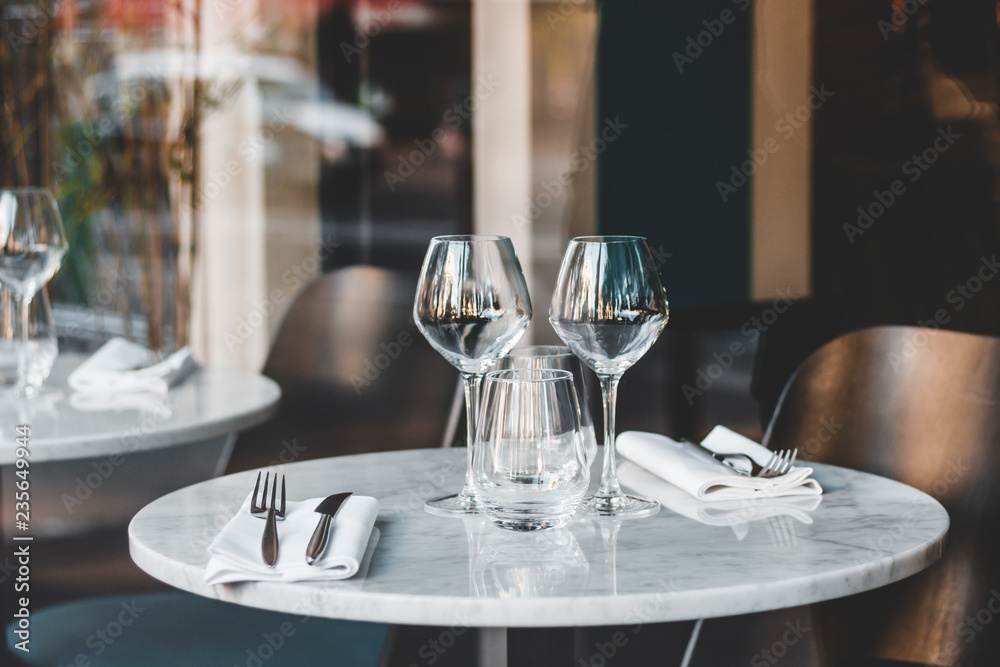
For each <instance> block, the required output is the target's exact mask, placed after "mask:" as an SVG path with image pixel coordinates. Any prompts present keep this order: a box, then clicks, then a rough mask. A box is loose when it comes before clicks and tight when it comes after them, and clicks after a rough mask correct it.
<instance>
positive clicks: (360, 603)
mask: <svg viewBox="0 0 1000 667" xmlns="http://www.w3.org/2000/svg"><path fill="white" fill-rule="evenodd" d="M465 460H466V459H465V451H464V449H456V450H450V449H443V450H417V451H404V452H388V453H379V454H363V455H357V456H347V457H337V458H330V459H323V460H314V461H308V462H302V463H293V464H291V465H287V466H283V471H284V472H285V473H286V474H287V479H288V488H289V497H290V499H300V498H307V497H316V496H325V495H327V494H329V493H332V492H335V491H342V490H353V491H354V492H355V493H359V494H365V495H372V496H375V497H377V498H378V499H379V501H380V503H381V511H380V514H379V519H378V522H377V528H378V530H379V531H380V533H381V537H380V539H379V541H378V543H377V545H376V547H375V548H374V550H373V552H372V555H371V558H370V561H369V562H366V563H365V564H364V565H363V568H362V571H361V572H360V573H359V574H358V575H357V576H356V577H354V578H352V579H350V580H346V581H333V582H322V583H296V584H280V583H273V582H270V583H240V584H227V585H217V586H207V585H205V584H204V583H203V581H202V579H203V576H204V572H205V566H206V564H207V562H208V554H207V552H206V548H207V546H208V544H209V543H210V542H211V540H212V539H213V538H214V537H215V535H216V534H217V533H218V531H219V530H220V529H221V528H222V526H223V525H225V523H226V521H227V520H228V519H229V518H230V516H231V515H232V513H233V512H234V511H236V510H237V508H238V507H239V506H240V503H241V502H242V501H243V499H244V498H245V497H246V495H247V493H248V492H249V490H250V489H251V487H252V482H253V479H254V477H255V472H245V473H238V474H235V475H228V476H225V477H220V478H217V479H213V480H209V481H207V482H202V483H200V484H196V485H194V486H190V487H188V488H185V489H181V490H179V491H176V492H174V493H171V494H169V495H167V496H165V497H163V498H160V499H158V500H156V501H154V502H153V503H151V504H149V505H148V506H146V507H145V508H143V509H142V510H141V511H140V512H139V513H138V514H136V516H135V517H134V518H133V520H132V522H131V524H130V525H129V545H130V552H131V555H132V558H133V560H134V561H135V562H136V563H137V564H138V565H139V567H141V568H142V569H144V570H145V571H146V572H148V573H149V574H151V575H152V576H154V577H156V578H158V579H160V580H162V581H164V582H166V583H168V584H171V585H173V586H175V587H177V588H180V589H183V590H187V591H190V592H193V593H197V594H199V595H204V596H207V597H212V598H217V599H220V600H225V601H228V602H232V603H236V604H242V605H248V606H252V607H261V608H266V609H273V610H281V611H287V612H292V613H298V614H308V615H313V616H321V617H329V618H341V619H353V620H361V621H376V622H388V623H398V624H420V625H440V626H455V625H457V626H461V627H474V628H508V627H557V626H558V627H577V626H596V625H617V624H631V623H647V622H663V621H680V620H691V619H703V618H709V617H717V616H729V615H735V614H745V613H750V612H757V611H764V610H770V609H778V608H785V607H791V606H795V605H804V604H809V603H813V602H818V601H822V600H828V599H832V598H837V597H842V596H847V595H851V594H853V593H858V592H861V591H865V590H869V589H872V588H876V587H879V586H883V585H885V584H889V583H892V582H894V581H897V580H900V579H903V578H905V577H908V576H910V575H912V574H915V573H916V572H918V571H920V570H922V569H924V568H926V567H928V566H929V565H931V564H932V563H934V562H935V561H937V560H938V559H939V558H940V557H941V554H942V550H943V544H944V540H945V536H946V534H947V531H948V525H949V521H948V515H947V513H946V512H945V510H944V509H943V508H942V507H941V505H940V504H938V503H937V501H935V500H934V499H933V498H931V497H930V496H927V495H925V494H923V493H921V492H919V491H917V490H915V489H913V488H910V487H907V486H905V485H902V484H899V483H897V482H894V481H891V480H888V479H885V478H882V477H877V476H874V475H870V474H866V473H861V472H856V471H852V470H847V469H843V468H836V467H832V466H824V465H818V464H817V465H815V477H816V479H818V480H819V481H820V483H821V484H822V485H823V487H824V489H825V491H826V493H825V494H824V496H823V497H822V500H821V502H819V503H818V506H816V507H815V508H811V507H810V508H806V509H805V510H803V509H802V506H801V505H799V506H795V508H793V509H790V510H789V511H788V512H787V513H785V514H781V515H780V516H768V514H771V512H769V511H767V507H769V505H764V509H762V507H761V504H760V503H756V504H747V506H746V507H744V508H742V509H739V508H737V509H738V511H737V514H736V515H735V516H737V520H736V521H732V520H731V519H732V517H733V516H734V515H733V513H732V512H729V514H728V515H726V513H725V512H721V513H720V512H716V511H715V510H713V509H712V508H709V510H708V511H707V513H704V514H703V515H701V516H700V518H699V514H698V511H697V505H698V503H696V504H695V511H692V506H691V505H690V503H688V504H686V505H685V501H686V500H687V497H686V496H685V497H684V498H680V497H678V496H677V495H676V493H681V492H679V491H676V489H673V487H669V485H666V483H662V482H658V480H654V482H653V483H659V484H662V485H663V486H664V487H669V489H668V490H667V492H666V493H665V495H663V497H662V500H663V501H664V502H666V503H669V504H670V505H671V506H674V507H676V508H677V509H678V511H673V510H671V509H669V508H668V507H665V508H664V509H662V510H661V511H660V512H659V513H658V514H656V515H654V516H652V517H648V518H644V519H633V520H625V521H616V520H608V519H597V518H578V519H574V520H573V521H572V522H571V523H570V524H569V525H568V526H566V527H565V528H562V529H559V530H553V531H541V532H538V533H531V534H516V533H509V532H507V531H502V530H500V529H498V528H495V527H493V526H492V525H491V524H490V523H489V522H487V521H485V520H483V519H482V518H479V517H472V518H467V519H462V518H442V517H438V516H432V515H430V514H428V513H427V512H425V511H424V509H423V500H424V499H425V498H428V497H432V496H434V495H441V493H442V492H447V491H450V490H453V489H457V488H459V487H461V484H462V481H463V475H464V465H465ZM635 473H638V474H635ZM644 474H645V473H644V472H643V471H633V474H632V475H631V477H630V479H634V480H636V481H637V482H638V481H642V482H644V483H648V482H650V480H651V479H653V478H651V477H649V476H648V475H647V476H646V478H643V477H642V476H643V475H644ZM623 477H624V475H623ZM636 486H637V489H638V488H641V490H642V491H644V492H647V493H648V492H649V491H650V490H653V491H655V490H656V489H655V488H653V487H650V486H645V487H638V485H636ZM670 490H672V492H671V491H670ZM682 495H683V494H682ZM767 502H768V503H771V502H773V501H767ZM813 504H816V503H813ZM701 505H709V504H706V503H701ZM678 512H681V513H678ZM685 514H687V516H685ZM726 516H728V518H726ZM689 517H693V518H689ZM744 519H750V520H749V521H746V520H744ZM503 650H505V649H503ZM495 664H503V660H498V661H496V663H495Z"/></svg>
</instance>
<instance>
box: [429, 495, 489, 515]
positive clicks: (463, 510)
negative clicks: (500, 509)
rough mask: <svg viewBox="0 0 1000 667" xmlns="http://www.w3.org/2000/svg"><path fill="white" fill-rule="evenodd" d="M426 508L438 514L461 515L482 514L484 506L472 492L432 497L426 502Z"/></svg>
mask: <svg viewBox="0 0 1000 667" xmlns="http://www.w3.org/2000/svg"><path fill="white" fill-rule="evenodd" d="M424 509H425V510H426V511H428V512H430V513H431V514H435V515H437V516H461V515H463V514H482V513H483V507H482V505H480V503H479V502H478V501H477V500H476V497H475V496H474V495H472V494H467V493H465V492H464V491H463V492H462V493H453V494H451V495H450V496H443V497H441V498H432V499H431V500H428V501H427V502H425V503H424Z"/></svg>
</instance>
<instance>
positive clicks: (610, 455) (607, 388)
mask: <svg viewBox="0 0 1000 667" xmlns="http://www.w3.org/2000/svg"><path fill="white" fill-rule="evenodd" d="M597 377H598V379H600V381H601V398H603V399H604V471H603V472H602V473H601V486H600V488H599V489H598V491H597V495H598V496H601V497H613V496H620V495H622V490H621V487H620V486H618V471H617V470H616V467H615V408H616V406H617V404H618V381H619V380H620V379H621V375H598V376H597Z"/></svg>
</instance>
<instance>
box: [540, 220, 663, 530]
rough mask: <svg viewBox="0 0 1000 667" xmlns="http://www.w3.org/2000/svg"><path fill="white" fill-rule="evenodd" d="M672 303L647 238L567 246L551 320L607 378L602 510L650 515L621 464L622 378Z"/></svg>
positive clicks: (597, 508) (651, 505) (593, 504)
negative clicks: (627, 484)
mask: <svg viewBox="0 0 1000 667" xmlns="http://www.w3.org/2000/svg"><path fill="white" fill-rule="evenodd" d="M668 317H669V309H668V305H667V298H666V295H665V293H664V290H663V285H662V284H661V282H660V276H659V273H658V272H657V269H656V264H655V262H654V261H653V255H652V252H650V249H649V245H648V244H647V243H646V239H644V238H642V237H638V236H587V237H579V238H575V239H572V240H571V241H570V242H569V245H568V247H567V249H566V254H565V255H564V257H563V261H562V265H561V267H560V269H559V278H558V279H557V281H556V289H555V292H554V293H553V295H552V305H551V308H550V309H549V322H550V323H551V324H552V328H553V329H555V332H556V334H557V335H558V336H559V337H560V338H561V339H562V341H563V342H564V343H566V345H567V346H568V347H569V348H570V349H571V350H572V351H573V352H574V354H576V355H577V356H578V357H580V359H581V360H582V361H583V362H584V363H585V364H587V365H588V366H589V367H590V368H592V369H593V370H594V372H595V373H596V374H597V377H598V379H599V380H600V381H601V394H602V398H603V402H604V422H605V437H604V445H605V447H604V468H603V473H602V477H601V486H600V488H599V490H598V492H597V493H596V494H595V495H594V496H593V497H591V498H589V499H587V501H586V502H585V507H587V508H588V509H590V510H591V511H592V512H595V513H597V514H599V515H603V516H623V517H637V516H648V515H650V514H653V513H655V512H656V511H658V510H659V505H658V504H657V503H656V502H655V501H653V500H646V499H643V498H637V497H635V496H627V495H625V494H623V493H622V491H621V488H620V487H619V484H618V477H617V472H616V469H615V452H614V440H615V428H614V422H615V408H616V403H617V391H618V382H619V380H620V379H621V376H622V374H623V373H624V372H625V371H626V370H628V369H629V368H631V367H632V365H633V364H635V362H636V361H638V360H639V358H640V357H642V355H644V354H645V353H646V352H647V351H648V350H649V348H650V347H651V346H652V345H653V343H654V342H656V339H657V337H659V335H660V332H661V331H662V330H663V327H664V326H665V325H666V323H667V319H668Z"/></svg>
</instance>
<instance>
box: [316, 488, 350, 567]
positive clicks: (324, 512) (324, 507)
mask: <svg viewBox="0 0 1000 667" xmlns="http://www.w3.org/2000/svg"><path fill="white" fill-rule="evenodd" d="M351 493H352V492H351V491H345V492H344V493H335V494H333V495H332V496H327V497H326V498H325V499H324V500H323V502H321V503H320V504H319V505H317V506H316V511H317V512H318V513H319V514H320V515H321V517H320V520H319V524H318V525H317V526H316V530H314V531H313V534H312V537H310V538H309V545H308V546H306V563H308V564H309V565H312V564H313V563H315V562H316V560H317V559H318V558H319V557H320V556H322V555H323V550H324V549H326V543H327V537H328V536H329V534H330V524H331V523H332V522H333V518H334V517H335V516H336V515H337V512H338V511H339V510H340V508H341V507H342V506H343V505H344V501H346V500H347V499H348V498H349V497H350V496H351Z"/></svg>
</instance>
